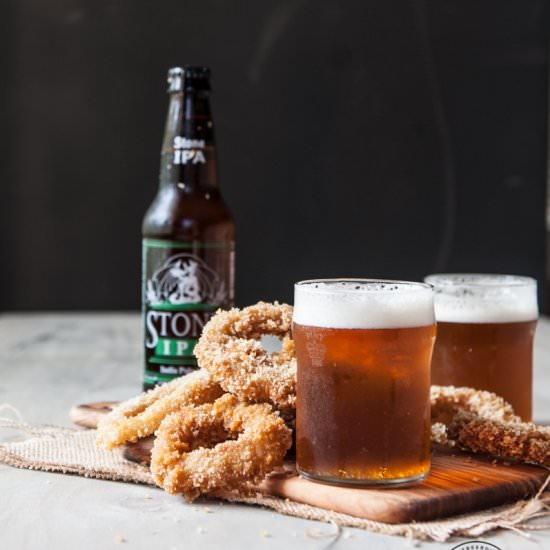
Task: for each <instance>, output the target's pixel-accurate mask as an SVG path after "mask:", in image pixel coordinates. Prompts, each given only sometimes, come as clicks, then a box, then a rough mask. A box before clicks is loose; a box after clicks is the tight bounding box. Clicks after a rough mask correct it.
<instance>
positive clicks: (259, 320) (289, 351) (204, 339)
mask: <svg viewBox="0 0 550 550" xmlns="http://www.w3.org/2000/svg"><path fill="white" fill-rule="evenodd" d="M291 327H292V306H289V305H287V304H278V303H277V302H275V303H274V304H268V303H266V302H258V303H257V304H256V305H253V306H249V307H246V308H244V309H242V310H239V309H237V308H234V309H231V310H229V311H218V312H217V313H216V315H214V316H213V317H212V318H211V319H210V320H209V321H208V323H207V324H206V325H205V327H204V330H203V332H202V336H201V338H200V340H199V342H198V344H197V346H196V347H195V355H196V356H197V359H198V362H199V365H200V366H201V367H202V368H203V369H205V370H206V371H208V372H209V373H210V375H211V376H212V378H214V380H217V381H218V382H219V383H220V385H221V386H222V388H223V389H224V390H226V391H227V392H229V393H232V394H234V395H236V396H237V397H238V398H239V399H240V400H242V401H252V402H255V403H263V402H269V403H271V404H272V405H274V406H276V407H277V408H279V409H281V410H284V409H292V408H294V407H295V406H296V358H295V353H294V341H293V340H292V339H291V332H290V331H291ZM266 334H270V335H273V336H277V337H279V338H281V339H282V343H283V349H282V351H280V352H278V353H271V354H270V353H268V352H267V351H265V350H264V348H263V347H262V344H261V342H260V338H261V336H263V335H266Z"/></svg>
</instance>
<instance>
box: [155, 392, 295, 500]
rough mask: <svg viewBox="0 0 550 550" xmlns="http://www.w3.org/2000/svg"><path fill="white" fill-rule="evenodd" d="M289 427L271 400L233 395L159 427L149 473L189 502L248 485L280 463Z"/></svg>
mask: <svg viewBox="0 0 550 550" xmlns="http://www.w3.org/2000/svg"><path fill="white" fill-rule="evenodd" d="M291 440H292V437H291V431H290V430H289V428H287V427H286V425H285V423H284V421H283V419H282V418H281V417H280V416H279V414H278V413H277V412H273V411H272V409H271V407H270V405H268V404H267V403H262V404H256V405H248V404H246V403H241V402H239V401H238V399H237V398H236V397H235V396H233V395H230V394H226V395H224V396H223V397H220V398H219V399H218V400H217V401H215V402H214V403H213V404H207V405H201V406H197V407H186V408H184V409H181V410H180V411H178V412H176V413H172V414H171V415H169V416H167V417H166V418H165V419H164V420H163V422H162V423H161V425H160V427H159V429H158V430H157V432H156V440H155V445H154V447H153V452H152V455H151V473H152V474H153V478H154V480H155V482H156V483H157V485H159V486H161V487H163V488H164V489H165V490H166V491H168V492H169V493H171V494H178V493H183V495H184V496H185V498H186V499H187V500H188V501H192V500H194V499H195V498H197V496H199V495H200V494H211V493H214V492H217V491H221V490H224V491H232V490H241V491H242V490H243V489H246V487H247V485H248V484H249V483H259V482H260V481H261V480H262V479H263V478H264V477H265V476H266V475H267V474H268V473H269V472H271V471H273V470H274V469H276V468H278V467H280V466H282V464H283V458H284V455H285V453H286V451H287V449H288V448H289V447H290V445H291Z"/></svg>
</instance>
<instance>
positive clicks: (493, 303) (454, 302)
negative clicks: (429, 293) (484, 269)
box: [426, 274, 538, 323]
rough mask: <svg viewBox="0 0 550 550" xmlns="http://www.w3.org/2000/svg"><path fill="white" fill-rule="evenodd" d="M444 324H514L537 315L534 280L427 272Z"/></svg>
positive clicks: (440, 318)
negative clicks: (430, 273)
mask: <svg viewBox="0 0 550 550" xmlns="http://www.w3.org/2000/svg"><path fill="white" fill-rule="evenodd" d="M426 282H427V283H430V284H432V285H433V286H434V291H435V316H436V319H437V320H438V321H441V322H444V323H514V322H523V321H533V320H535V319H537V317H538V304H537V283H536V281H535V280H534V279H531V278H530V277H516V276H513V275H477V274H473V275H462V274H450V275H430V276H429V277H426Z"/></svg>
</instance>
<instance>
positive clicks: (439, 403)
mask: <svg viewBox="0 0 550 550" xmlns="http://www.w3.org/2000/svg"><path fill="white" fill-rule="evenodd" d="M430 399H431V405H432V422H440V423H442V424H445V425H448V424H449V423H450V422H451V421H452V419H453V417H454V415H455V414H456V413H457V412H459V411H466V412H471V413H475V414H477V415H479V416H481V417H483V418H488V419H491V420H502V421H505V422H521V418H520V417H519V416H517V415H516V414H515V413H514V409H513V408H512V405H510V404H509V403H507V402H506V401H505V400H504V399H503V398H502V397H500V396H498V395H496V394H495V393H491V392H488V391H482V390H475V389H473V388H457V387H455V386H435V385H434V386H432V387H431V390H430Z"/></svg>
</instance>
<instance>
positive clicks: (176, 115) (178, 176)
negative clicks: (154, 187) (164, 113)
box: [160, 90, 218, 192]
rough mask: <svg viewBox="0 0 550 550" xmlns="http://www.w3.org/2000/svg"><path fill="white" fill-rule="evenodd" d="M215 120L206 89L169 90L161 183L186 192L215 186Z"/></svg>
mask: <svg viewBox="0 0 550 550" xmlns="http://www.w3.org/2000/svg"><path fill="white" fill-rule="evenodd" d="M217 172H218V170H217V158H216V144H215V140H214V124H213V121H212V114H211V111H210V94H209V92H207V91H204V90H201V91H185V92H182V91H178V92H172V93H171V94H170V105H169V108H168V117H167V120H166V129H165V132H164V140H163V144H162V151H161V168H160V186H161V187H165V186H170V185H174V186H176V187H177V188H178V189H180V190H182V191H185V192H194V191H201V190H213V189H216V188H217V187H218V174H217Z"/></svg>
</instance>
